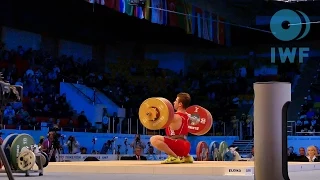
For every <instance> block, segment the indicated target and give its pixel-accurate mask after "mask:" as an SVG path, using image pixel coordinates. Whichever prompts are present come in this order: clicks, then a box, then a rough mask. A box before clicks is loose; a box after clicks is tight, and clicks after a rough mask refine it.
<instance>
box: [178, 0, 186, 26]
mask: <svg viewBox="0 0 320 180" xmlns="http://www.w3.org/2000/svg"><path fill="white" fill-rule="evenodd" d="M177 1H178V3H177V7H176V8H177V12H179V13H181V14H178V26H179V27H180V28H181V29H184V30H185V31H186V30H187V24H186V18H187V17H186V15H185V14H186V13H187V11H186V8H185V1H184V0H177Z"/></svg>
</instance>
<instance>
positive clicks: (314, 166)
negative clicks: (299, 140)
mask: <svg viewBox="0 0 320 180" xmlns="http://www.w3.org/2000/svg"><path fill="white" fill-rule="evenodd" d="M159 163H160V162H159V161H98V162H58V163H50V164H49V166H48V167H46V168H45V172H44V176H42V177H39V176H38V174H30V177H27V178H26V177H25V176H24V174H15V177H16V179H22V178H25V179H28V180H29V179H30V180H32V179H52V180H53V179H55V180H56V179H68V180H81V179H83V180H88V179H93V178H94V179H96V180H98V179H101V180H102V179H104V180H105V179H106V178H110V179H112V180H118V179H119V180H120V179H121V180H124V179H128V180H138V179H139V180H141V178H152V180H160V179H161V180H171V179H172V180H173V179H174V180H176V179H177V178H178V177H179V178H183V179H184V180H187V179H190V180H191V179H192V180H193V179H195V178H196V179H200V180H205V179H212V178H213V176H214V179H215V180H253V179H254V178H253V172H254V167H253V162H239V161H238V162H235V161H233V162H230V161H229V162H227V161H198V162H195V163H194V164H170V165H161V164H159ZM230 169H231V170H235V169H236V170H238V171H236V172H232V171H231V172H230ZM288 169H289V174H290V179H291V180H300V179H301V180H302V179H306V178H318V177H320V163H292V162H290V163H289V166H288ZM2 177H6V175H5V174H0V179H7V178H2Z"/></svg>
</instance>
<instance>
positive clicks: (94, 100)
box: [63, 79, 101, 104]
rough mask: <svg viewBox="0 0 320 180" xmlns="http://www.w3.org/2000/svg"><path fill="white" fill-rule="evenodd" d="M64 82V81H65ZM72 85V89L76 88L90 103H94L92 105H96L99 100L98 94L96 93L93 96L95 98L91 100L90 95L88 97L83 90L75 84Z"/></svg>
mask: <svg viewBox="0 0 320 180" xmlns="http://www.w3.org/2000/svg"><path fill="white" fill-rule="evenodd" d="M63 82H64V79H63ZM70 84H71V85H72V87H74V88H75V89H76V90H77V92H79V93H80V94H81V95H82V96H83V97H84V98H86V99H87V100H88V101H89V103H92V104H95V103H96V100H97V99H96V94H95V93H94V94H93V98H90V97H89V96H88V95H86V94H85V93H84V92H82V90H81V89H79V88H78V87H77V86H75V85H74V84H73V83H70ZM98 100H99V99H98ZM100 102H101V101H100Z"/></svg>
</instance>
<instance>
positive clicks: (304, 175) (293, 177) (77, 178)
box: [0, 171, 320, 180]
mask: <svg viewBox="0 0 320 180" xmlns="http://www.w3.org/2000/svg"><path fill="white" fill-rule="evenodd" d="M289 176H290V180H304V179H318V178H319V177H320V171H301V172H291V173H289ZM2 177H5V176H4V174H0V179H2ZM143 178H148V179H149V180H150V179H151V178H152V180H177V179H178V178H179V179H183V180H194V179H197V180H212V179H213V177H212V176H201V175H196V176H189V175H143V174H90V173H81V174H77V173H46V174H45V176H42V177H39V176H31V177H28V178H26V177H24V176H23V175H15V179H25V180H36V179H39V180H40V179H41V180H57V179H66V180H88V179H92V180H93V179H94V180H106V179H112V180H141V179H143ZM3 179H6V178H3ZM253 179H254V177H253V176H214V180H253Z"/></svg>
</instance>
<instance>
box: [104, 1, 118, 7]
mask: <svg viewBox="0 0 320 180" xmlns="http://www.w3.org/2000/svg"><path fill="white" fill-rule="evenodd" d="M105 5H106V6H107V7H108V8H110V9H114V7H116V0H106V2H105Z"/></svg>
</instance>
